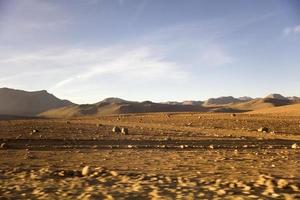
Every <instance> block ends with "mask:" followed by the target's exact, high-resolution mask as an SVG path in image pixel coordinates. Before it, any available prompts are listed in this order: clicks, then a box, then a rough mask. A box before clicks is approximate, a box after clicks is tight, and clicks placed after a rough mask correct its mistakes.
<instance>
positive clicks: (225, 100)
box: [203, 96, 251, 106]
mask: <svg viewBox="0 0 300 200" xmlns="http://www.w3.org/2000/svg"><path fill="white" fill-rule="evenodd" d="M243 98H244V97H242V99H240V98H234V97H232V96H226V97H218V98H210V99H208V100H206V101H204V103H203V105H205V106H222V105H226V104H232V103H241V102H246V101H250V100H251V99H249V98H247V99H246V100H245V99H243Z"/></svg>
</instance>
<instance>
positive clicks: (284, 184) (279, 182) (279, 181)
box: [277, 179, 289, 188]
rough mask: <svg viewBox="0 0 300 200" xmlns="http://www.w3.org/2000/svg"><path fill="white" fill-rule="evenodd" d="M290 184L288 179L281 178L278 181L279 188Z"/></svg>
mask: <svg viewBox="0 0 300 200" xmlns="http://www.w3.org/2000/svg"><path fill="white" fill-rule="evenodd" d="M288 184H289V182H288V181H287V180H285V179H279V180H278V181H277V187H278V188H285V187H287V186H288Z"/></svg>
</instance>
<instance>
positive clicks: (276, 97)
mask: <svg viewBox="0 0 300 200" xmlns="http://www.w3.org/2000/svg"><path fill="white" fill-rule="evenodd" d="M265 99H280V100H289V99H288V98H287V97H284V96H282V95H281V94H269V95H268V96H266V97H265Z"/></svg>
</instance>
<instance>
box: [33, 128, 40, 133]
mask: <svg viewBox="0 0 300 200" xmlns="http://www.w3.org/2000/svg"><path fill="white" fill-rule="evenodd" d="M31 132H32V133H38V132H39V130H37V129H33V130H32V131H31Z"/></svg>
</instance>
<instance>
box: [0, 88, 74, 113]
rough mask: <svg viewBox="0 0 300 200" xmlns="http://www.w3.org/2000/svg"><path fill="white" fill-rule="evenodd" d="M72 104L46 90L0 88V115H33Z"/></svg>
mask: <svg viewBox="0 0 300 200" xmlns="http://www.w3.org/2000/svg"><path fill="white" fill-rule="evenodd" d="M68 105H73V103H72V102H70V101H67V100H61V99H58V98H57V97H55V96H54V95H52V94H49V93H48V92H47V91H45V90H42V91H35V92H27V91H23V90H14V89H9V88H0V115H14V116H35V115H37V114H39V113H42V112H45V111H47V110H50V109H54V108H60V107H64V106H68Z"/></svg>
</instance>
